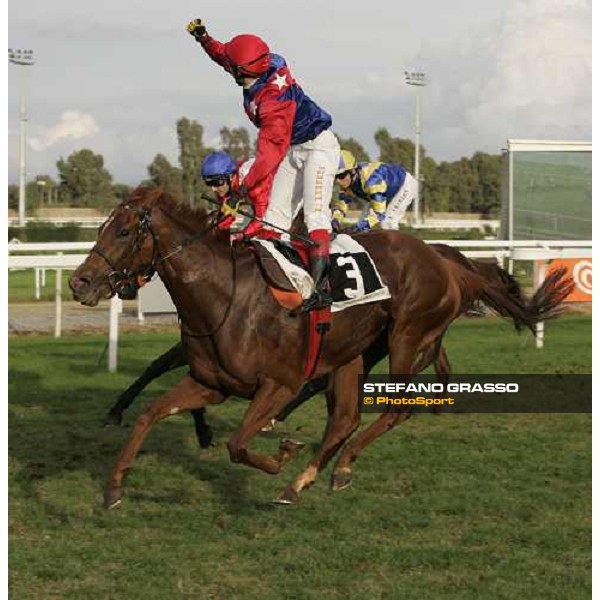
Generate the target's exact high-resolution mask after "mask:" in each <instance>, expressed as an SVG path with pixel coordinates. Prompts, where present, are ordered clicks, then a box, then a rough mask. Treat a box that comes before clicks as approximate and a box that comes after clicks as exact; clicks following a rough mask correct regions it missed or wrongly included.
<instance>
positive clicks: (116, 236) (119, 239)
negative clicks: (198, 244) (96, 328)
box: [69, 188, 162, 306]
mask: <svg viewBox="0 0 600 600" xmlns="http://www.w3.org/2000/svg"><path fill="white" fill-rule="evenodd" d="M161 193H162V192H161V190H157V189H150V188H142V189H139V190H136V191H135V192H134V193H133V194H132V195H131V196H130V197H129V199H128V200H126V201H124V202H122V203H121V204H120V205H119V206H117V208H115V209H114V210H113V211H112V213H111V214H110V216H109V217H108V219H107V220H106V222H105V223H104V224H103V225H102V226H101V227H100V230H99V232H98V239H97V241H96V245H95V246H94V247H93V248H92V250H91V252H90V254H89V256H88V257H87V258H86V259H85V261H84V263H83V264H82V265H80V266H79V267H78V268H77V270H76V271H75V272H74V273H73V276H72V277H71V278H70V279H69V287H70V288H71V290H72V292H73V298H74V299H75V300H78V301H79V302H81V303H82V304H85V305H87V306H96V305H97V304H98V302H99V301H100V299H102V298H111V297H112V296H114V295H115V294H118V295H119V297H120V298H123V299H131V298H135V295H136V293H137V290H138V289H139V288H140V287H141V286H142V285H143V284H144V283H145V282H147V281H148V280H149V279H150V277H151V276H152V274H153V273H154V268H155V264H156V260H157V258H158V238H157V235H156V234H155V231H154V229H153V227H152V208H153V205H154V203H155V201H156V200H157V199H158V198H159V197H160V195H161Z"/></svg>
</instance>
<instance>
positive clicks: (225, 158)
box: [200, 152, 238, 178]
mask: <svg viewBox="0 0 600 600" xmlns="http://www.w3.org/2000/svg"><path fill="white" fill-rule="evenodd" d="M237 170H238V166H237V163H236V162H235V159H234V158H233V156H231V154H227V152H211V153H210V154H208V155H207V156H206V158H205V159H204V162H203V163H202V169H201V170H200V176H201V177H203V178H206V177H217V176H219V175H221V176H223V175H233V174H234V173H236V172H237Z"/></svg>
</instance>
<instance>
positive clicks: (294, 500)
mask: <svg viewBox="0 0 600 600" xmlns="http://www.w3.org/2000/svg"><path fill="white" fill-rule="evenodd" d="M299 500H300V496H299V495H298V492H296V490H295V489H294V488H293V487H292V486H291V485H288V486H286V487H284V488H283V490H281V492H279V495H278V496H277V498H275V500H273V504H298V501H299Z"/></svg>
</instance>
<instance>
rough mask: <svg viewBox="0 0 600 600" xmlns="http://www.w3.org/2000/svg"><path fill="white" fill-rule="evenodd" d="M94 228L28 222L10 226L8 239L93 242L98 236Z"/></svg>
mask: <svg viewBox="0 0 600 600" xmlns="http://www.w3.org/2000/svg"><path fill="white" fill-rule="evenodd" d="M97 233H98V232H97V230H96V229H94V228H91V229H90V228H86V227H80V226H78V225H63V226H59V227H57V226H56V225H53V224H52V223H40V222H36V223H27V225H26V226H25V227H9V228H8V240H9V241H10V240H12V239H13V238H17V239H19V240H20V241H21V242H93V241H94V240H95V239H96V236H97Z"/></svg>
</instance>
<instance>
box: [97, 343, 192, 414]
mask: <svg viewBox="0 0 600 600" xmlns="http://www.w3.org/2000/svg"><path fill="white" fill-rule="evenodd" d="M185 364H186V361H185V358H184V356H183V347H182V345H181V343H179V344H175V346H173V347H172V348H170V349H169V350H167V351H166V352H165V353H164V354H161V355H160V356H159V357H158V358H157V359H155V360H153V361H152V362H151V363H150V365H149V366H148V367H147V368H146V369H145V371H144V372H143V373H142V374H141V375H140V376H139V377H138V378H137V379H136V380H135V381H134V382H133V383H132V384H131V385H130V386H129V387H128V388H127V389H126V390H125V391H124V392H122V393H121V394H120V395H119V397H118V398H117V401H116V402H115V403H114V405H113V406H112V408H111V409H110V410H109V411H108V413H107V414H106V416H105V417H104V425H120V424H121V421H122V420H123V413H124V412H125V411H126V410H127V409H128V408H129V407H130V406H131V403H132V402H133V401H134V400H135V399H136V398H137V396H138V395H139V394H140V392H141V391H142V390H143V389H144V388H145V387H146V386H147V385H148V384H149V383H151V382H152V381H154V380H155V379H157V378H158V377H160V376H161V375H164V374H165V373H168V372H169V371H172V370H173V369H177V368H178V367H183V366H184V365H185Z"/></svg>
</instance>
